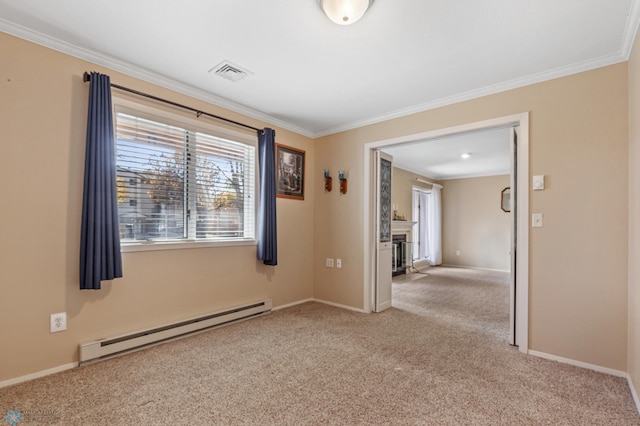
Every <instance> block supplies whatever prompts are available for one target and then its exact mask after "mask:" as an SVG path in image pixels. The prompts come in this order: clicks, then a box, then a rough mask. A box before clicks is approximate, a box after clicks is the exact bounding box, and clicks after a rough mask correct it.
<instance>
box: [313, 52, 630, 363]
mask: <svg viewBox="0 0 640 426" xmlns="http://www.w3.org/2000/svg"><path fill="white" fill-rule="evenodd" d="M526 111H530V135H529V136H530V160H529V162H530V172H531V174H532V175H537V174H544V175H546V176H547V180H546V184H547V189H546V190H544V191H536V192H532V193H531V195H530V209H531V211H530V213H531V212H540V213H543V214H544V221H545V222H544V224H545V226H544V228H536V229H532V230H530V259H529V261H530V276H529V280H530V294H529V319H530V320H529V324H530V330H529V348H531V349H533V350H537V351H540V352H545V353H549V354H553V355H556V356H561V357H566V358H569V359H574V360H578V361H582V362H586V363H591V364H595V365H600V366H604V367H608V368H612V369H616V370H622V371H624V370H626V366H627V344H626V342H627V205H628V203H627V199H628V193H627V186H628V185H627V175H628V173H627V170H628V167H627V153H628V150H627V148H628V144H627V139H628V135H627V120H628V116H627V64H626V63H621V64H617V65H612V66H608V67H604V68H600V69H596V70H593V71H589V72H584V73H580V74H575V75H572V76H568V77H564V78H559V79H555V80H551V81H547V82H544V83H539V84H535V85H531V86H527V87H523V88H519V89H515V90H509V91H507V92H503V93H499V94H495V95H491V96H485V97H482V98H479V99H475V100H471V101H467V102H462V103H459V104H455V105H451V106H446V107H442V108H438V109H434V110H430V111H425V112H422V113H418V114H414V115H411V116H406V117H402V118H397V119H394V120H389V121H387V122H383V123H378V124H373V125H369V126H366V127H362V128H359V129H354V130H351V131H346V132H342V133H339V134H335V135H330V136H326V137H323V138H321V139H319V140H317V142H316V143H315V153H316V168H317V169H318V170H320V169H322V168H323V167H327V166H332V167H334V165H333V164H332V163H337V162H338V159H339V162H340V163H341V164H343V166H342V167H345V168H347V169H349V170H350V174H351V179H350V182H349V185H350V186H349V194H347V196H345V197H337V196H336V194H322V190H321V189H320V188H317V189H316V193H317V197H316V218H317V220H316V221H315V232H314V247H315V255H316V260H315V265H316V266H320V265H322V262H323V260H324V259H323V258H324V257H326V255H327V254H329V253H335V252H337V251H341V250H349V251H350V256H352V259H351V262H350V263H345V264H344V266H343V269H341V270H339V271H336V270H328V268H323V267H319V268H316V270H315V280H314V292H315V294H316V295H322V298H323V299H325V300H329V301H332V302H334V303H338V304H344V305H349V306H352V307H356V308H363V306H364V298H363V297H362V294H363V283H364V276H365V271H364V263H363V262H364V255H365V254H364V250H363V247H362V243H361V242H362V241H363V236H364V234H363V232H364V231H363V228H364V227H363V217H364V195H363V188H364V182H363V179H364V178H365V177H364V144H365V143H367V142H374V141H381V140H385V139H390V138H396V137H400V136H404V135H411V134H416V133H420V132H426V131H429V130H434V129H440V128H446V127H450V126H456V125H462V124H465V123H470V122H476V121H481V120H485V119H490V118H495V117H501V116H507V115H511V114H516V113H521V112H526ZM335 165H337V164H335ZM367 178H368V177H367Z"/></svg>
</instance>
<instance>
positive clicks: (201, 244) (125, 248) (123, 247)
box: [120, 239, 258, 253]
mask: <svg viewBox="0 0 640 426" xmlns="http://www.w3.org/2000/svg"><path fill="white" fill-rule="evenodd" d="M257 244H258V242H257V241H256V240H249V239H247V240H225V241H215V240H205V241H148V242H147V241H144V242H139V241H138V242H122V243H120V251H121V252H122V253H131V252H136V251H155V250H182V249H194V248H207V247H233V246H255V245H257Z"/></svg>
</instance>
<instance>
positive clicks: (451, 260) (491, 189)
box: [442, 175, 511, 271]
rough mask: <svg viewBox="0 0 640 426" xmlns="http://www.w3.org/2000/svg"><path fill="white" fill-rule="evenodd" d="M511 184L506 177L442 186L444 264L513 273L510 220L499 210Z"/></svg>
mask: <svg viewBox="0 0 640 426" xmlns="http://www.w3.org/2000/svg"><path fill="white" fill-rule="evenodd" d="M509 180H510V176H509V175H504V176H486V177H478V178H471V179H452V180H446V181H443V182H442V185H443V188H442V263H443V264H445V265H455V266H468V267H472V268H482V269H497V270H501V271H509V270H510V268H511V257H510V254H509V246H510V240H511V231H510V224H511V220H510V214H509V213H505V212H504V211H502V209H501V208H500V198H501V192H502V190H503V189H504V188H506V187H508V186H509ZM456 251H459V252H460V255H459V256H458V255H456Z"/></svg>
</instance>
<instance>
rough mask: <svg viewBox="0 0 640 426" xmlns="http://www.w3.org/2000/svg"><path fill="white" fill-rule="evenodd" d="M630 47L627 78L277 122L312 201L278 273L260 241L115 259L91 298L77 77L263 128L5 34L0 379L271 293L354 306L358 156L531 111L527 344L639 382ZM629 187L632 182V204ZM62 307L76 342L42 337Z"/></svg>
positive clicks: (360, 267) (599, 76) (282, 238)
mask: <svg viewBox="0 0 640 426" xmlns="http://www.w3.org/2000/svg"><path fill="white" fill-rule="evenodd" d="M637 49H638V47H637V45H636V49H635V50H636V52H635V54H634V57H633V61H632V65H631V70H632V73H631V75H629V76H628V75H627V64H626V63H622V64H617V65H613V66H609V67H604V68H600V69H597V70H594V71H590V72H585V73H580V74H576V75H572V76H569V77H565V78H561V79H556V80H552V81H548V82H544V83H540V84H536V85H532V86H528V87H524V88H520V89H515V90H510V91H507V92H504V93H499V94H495V95H491V96H486V97H482V98H479V99H475V100H472V101H468V102H463V103H459V104H455V105H451V106H447V107H442V108H438V109H435V110H431V111H425V112H422V113H419V114H414V115H411V116H407V117H402V118H398V119H394V120H390V121H388V122H384V123H378V124H374V125H370V126H366V127H363V128H360V129H355V130H351V131H348V132H343V133H340V134H336V135H331V136H327V137H324V138H321V139H319V140H316V141H311V140H310V139H308V138H306V137H303V136H300V135H296V134H293V133H291V132H288V131H286V130H284V129H278V128H276V130H277V132H278V137H277V141H278V142H280V143H284V144H286V145H290V146H294V147H298V148H300V149H303V150H305V151H306V152H307V173H306V185H305V187H306V192H307V193H306V199H305V201H295V200H284V199H279V200H278V214H279V218H278V223H279V242H280V245H279V263H280V265H279V266H278V267H276V268H267V267H264V266H262V265H261V264H260V263H259V262H257V261H256V260H255V247H235V248H207V249H193V250H176V251H159V252H142V253H125V254H124V255H123V261H124V268H125V274H126V276H125V278H123V279H119V280H115V281H114V282H113V283H105V285H104V289H103V290H101V291H97V292H91V291H79V290H78V278H77V275H78V265H77V258H78V252H79V247H78V241H79V218H80V212H81V192H82V183H81V181H82V173H83V172H82V169H83V161H84V148H83V145H84V131H85V122H86V103H87V85H86V84H84V83H82V80H81V78H82V74H83V72H84V71H87V70H96V71H102V72H106V73H108V74H110V75H111V77H112V81H114V82H117V83H119V84H123V85H125V86H131V87H135V88H136V89H138V90H142V91H146V92H149V93H153V94H155V95H158V96H161V97H167V98H171V99H173V100H175V101H178V102H182V103H186V104H189V105H192V106H194V107H196V108H200V109H203V110H206V111H208V112H212V113H217V114H220V115H224V116H227V117H229V118H232V119H237V120H240V121H244V122H247V123H248V124H252V125H254V126H256V127H262V126H264V125H268V123H260V122H258V121H256V120H253V119H250V118H247V117H242V116H240V115H239V114H236V113H233V112H231V111H226V110H224V109H221V108H219V107H216V106H214V105H209V104H206V103H204V102H201V101H198V100H196V99H190V98H187V97H185V96H182V95H179V94H176V93H172V92H170V91H169V90H166V89H162V88H159V87H157V86H153V85H151V84H148V83H144V82H142V81H139V80H136V79H133V78H131V77H128V76H125V75H122V74H120V73H116V72H112V71H110V70H108V69H104V68H103V67H99V66H96V65H93V64H90V63H87V62H85V61H82V60H79V59H75V58H71V57H69V56H66V55H63V54H60V53H57V52H55V51H52V50H50V49H46V48H43V47H39V46H36V45H33V44H31V43H28V42H25V41H21V40H18V39H15V38H13V37H10V36H8V35H6V34H0V51H1V52H2V54H3V59H2V65H1V66H0V73H1V74H0V128H1V129H2V131H3V138H2V141H1V142H0V161H1V162H2V163H1V164H2V167H0V177H1V178H2V181H3V182H5V183H6V185H5V187H4V193H3V199H4V200H5V203H4V204H3V206H4V207H3V208H2V209H0V270H1V271H2V278H1V279H0V300H2V302H3V309H1V310H0V341H2V342H3V344H2V346H1V347H2V349H0V381H2V380H5V379H9V378H15V377H19V376H22V375H25V374H29V373H34V372H37V371H41V370H44V369H47V368H52V367H56V366H60V365H64V364H66V363H70V362H72V361H74V360H76V359H77V345H78V343H80V342H82V341H85V340H90V339H95V338H100V337H105V336H109V335H112V334H117V333H121V332H126V331H130V330H137V329H140V328H142V327H147V326H152V325H157V324H162V323H165V322H169V321H173V320H176V319H180V318H184V317H188V316H192V315H197V314H200V313H203V312H208V311H211V310H215V309H218V308H222V307H226V306H231V305H235V304H238V303H242V302H246V301H252V300H256V299H261V298H264V297H271V298H273V300H274V304H275V305H276V306H277V305H283V304H287V303H291V302H295V301H299V300H303V299H305V298H309V297H315V298H317V299H321V300H326V301H329V302H332V303H336V304H340V305H345V306H348V307H353V308H356V309H362V308H363V306H364V298H363V293H364V291H363V281H364V274H365V271H364V258H365V253H364V251H363V248H362V241H363V239H364V238H363V237H364V224H363V217H364V194H363V188H364V178H365V177H364V158H365V155H364V154H365V153H364V149H363V147H364V144H365V143H367V142H372V141H379V140H385V139H390V138H394V137H399V136H403V135H411V134H415V133H419V132H424V131H429V130H434V129H439V128H445V127H449V126H455V125H460V124H465V123H469V122H475V121H480V120H484V119H489V118H494V117H499V116H505V115H510V114H514V113H520V112H524V111H530V113H531V115H530V119H531V123H530V124H531V130H530V145H531V146H530V168H531V174H545V175H546V176H547V180H546V184H547V189H546V190H545V191H541V192H532V193H531V195H530V204H531V211H530V212H541V213H544V215H545V226H544V228H541V229H533V230H530V277H529V279H530V294H529V318H530V333H529V336H530V337H529V339H530V340H529V347H530V348H531V349H534V350H537V351H541V352H546V353H549V354H553V355H557V356H562V357H566V358H570V359H575V360H578V361H583V362H587V363H591V364H595V365H600V366H604V367H609V368H613V369H617V370H626V369H627V366H628V369H629V371H630V373H631V375H632V378H633V380H634V381H635V383H636V384H637V383H638V381H640V378H639V375H640V365H638V358H640V356H639V354H640V337H639V331H638V329H639V328H640V327H639V326H638V317H639V313H638V310H639V302H638V294H639V293H640V290H639V288H638V286H639V281H638V274H639V272H640V271H639V270H638V267H637V266H634V265H632V264H630V268H629V270H628V269H627V264H628V258H627V253H628V252H629V253H630V257H629V259H631V260H632V262H635V259H637V257H638V256H637V250H638V249H637V244H638V241H639V240H640V238H639V235H638V225H639V224H638V223H637V217H638V214H637V213H638V208H637V199H633V200H632V204H631V212H632V213H633V214H634V216H633V217H632V219H633V220H632V221H631V231H632V237H631V244H630V245H631V250H628V248H627V243H628V238H627V231H628V227H627V223H628V221H627V220H628V207H629V206H628V204H629V203H628V199H629V197H628V193H629V192H628V179H627V176H628V165H631V167H632V169H633V168H637V167H638V166H639V165H640V158H639V155H638V151H639V149H638V139H639V137H638V134H639V132H638V129H637V128H636V127H637V124H636V123H633V122H634V120H633V119H632V120H631V122H632V126H631V129H630V132H629V133H630V135H631V143H630V144H628V143H627V141H628V139H629V133H628V131H627V128H628V119H629V116H631V117H632V118H637V111H638V109H637V105H636V104H637V103H638V99H639V94H638V90H637V88H638V85H639V83H638V77H637V74H638V71H637V68H638V65H637V61H638V60H639V59H638V56H639V55H638V53H637ZM628 82H629V83H630V85H631V96H630V97H629V98H630V99H629V100H630V102H629V105H630V106H629V108H630V111H629V109H628V93H629V92H628V90H629V89H628ZM636 121H637V120H636ZM629 149H630V151H629ZM629 153H630V154H631V155H629V159H627V155H628V154H629ZM25 165H27V166H28V167H29V170H28V172H25ZM324 168H329V169H331V171H332V174H333V175H334V178H336V177H337V170H338V169H344V170H346V172H347V177H348V178H349V191H348V193H347V194H345V195H342V194H340V193H339V191H338V190H337V185H336V186H334V188H335V189H334V190H333V191H332V192H330V193H327V192H325V191H324V186H323V181H322V179H321V174H322V169H324ZM367 179H368V177H367ZM639 184H640V182H638V179H637V174H632V178H631V188H632V189H633V188H636V190H635V191H633V192H632V193H633V194H637V192H638V191H637V187H638V185H639ZM7 206H9V207H10V208H7ZM326 257H334V258H337V257H339V258H342V259H343V268H342V269H336V268H332V269H330V268H326V267H324V259H325V258H326ZM627 272H629V276H630V279H629V280H628V279H627V277H628V273H627ZM627 291H629V295H630V297H629V303H628V305H627ZM628 307H629V309H628ZM61 311H66V312H67V313H68V315H69V319H68V321H69V324H68V327H69V330H68V331H66V332H62V333H56V334H50V333H49V331H48V321H49V315H50V314H51V313H54V312H61ZM628 311H629V314H628V315H627V312H628ZM627 320H629V322H630V324H631V326H630V327H627ZM627 329H629V333H628V335H627ZM627 338H628V339H629V348H628V352H627ZM627 355H628V356H629V362H628V364H627Z"/></svg>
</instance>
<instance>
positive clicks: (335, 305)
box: [313, 298, 365, 314]
mask: <svg viewBox="0 0 640 426" xmlns="http://www.w3.org/2000/svg"><path fill="white" fill-rule="evenodd" d="M313 301H314V302H318V303H322V304H325V305H329V306H333V307H336V308H341V309H346V310H348V311H353V312H358V313H361V314H364V313H365V311H364V310H362V309H360V308H354V307H353V306H347V305H341V304H340V303H333V302H329V301H328V300H322V299H316V298H314V299H313Z"/></svg>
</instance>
